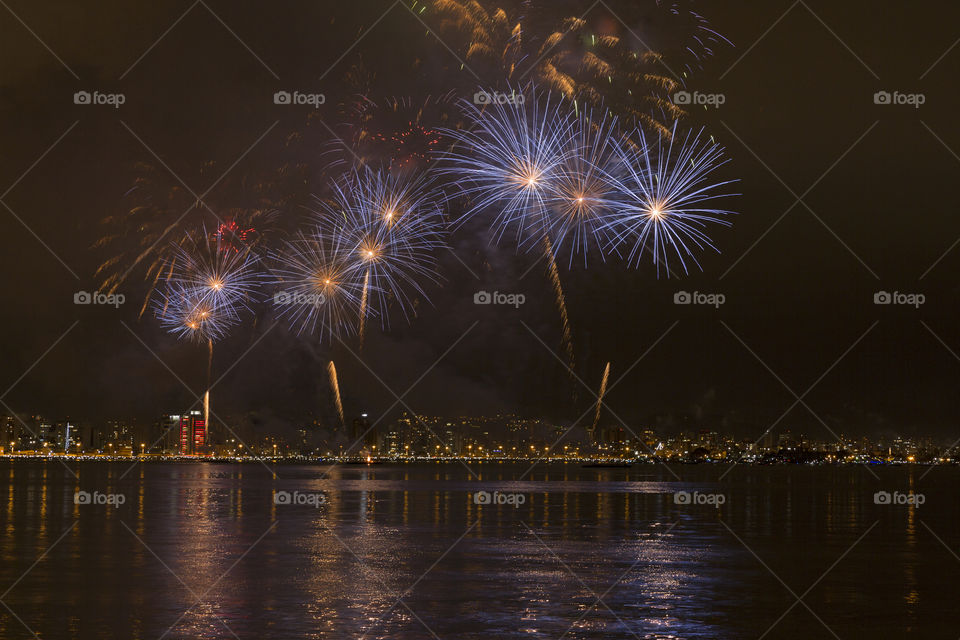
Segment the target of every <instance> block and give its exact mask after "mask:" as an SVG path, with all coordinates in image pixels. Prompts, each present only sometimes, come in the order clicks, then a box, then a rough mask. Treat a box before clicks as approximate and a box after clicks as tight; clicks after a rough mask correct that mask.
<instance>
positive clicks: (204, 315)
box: [155, 283, 240, 343]
mask: <svg viewBox="0 0 960 640" xmlns="http://www.w3.org/2000/svg"><path fill="white" fill-rule="evenodd" d="M155 306H156V309H157V319H158V320H159V321H160V325H161V326H162V327H163V328H164V329H166V330H167V331H169V332H170V333H173V334H174V335H176V336H177V337H178V338H183V339H187V340H190V341H192V342H198V343H203V342H216V341H217V340H220V339H221V338H223V337H224V336H226V335H227V333H228V332H229V330H230V329H232V328H233V327H234V326H236V325H237V324H238V323H239V321H240V319H239V316H237V315H236V314H233V313H225V312H223V311H222V310H220V309H217V308H215V307H214V304H213V302H212V301H211V300H210V299H209V298H208V297H207V296H205V295H204V294H203V292H201V291H199V290H196V289H193V288H188V287H184V286H182V285H179V284H176V283H167V285H166V286H164V287H163V288H162V289H161V290H160V292H159V295H158V296H157V298H156V300H155Z"/></svg>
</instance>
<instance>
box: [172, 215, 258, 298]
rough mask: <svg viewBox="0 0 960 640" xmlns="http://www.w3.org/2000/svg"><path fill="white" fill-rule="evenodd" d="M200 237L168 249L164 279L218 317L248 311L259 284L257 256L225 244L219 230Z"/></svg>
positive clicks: (190, 238) (226, 242)
mask: <svg viewBox="0 0 960 640" xmlns="http://www.w3.org/2000/svg"><path fill="white" fill-rule="evenodd" d="M201 237H202V240H200V239H198V238H197V237H196V236H195V235H190V236H188V237H187V238H186V239H185V240H184V241H183V242H180V243H178V244H176V245H175V246H173V247H172V252H171V253H172V255H171V256H170V257H169V258H168V261H169V267H168V268H167V269H165V271H166V272H167V276H166V280H167V281H168V282H172V283H176V284H178V285H179V286H180V287H182V288H184V289H186V290H192V291H194V292H196V294H197V296H199V298H200V299H201V300H202V301H204V302H207V303H210V305H211V307H212V309H214V310H216V311H217V312H218V313H220V314H222V315H228V316H229V315H233V316H237V315H239V314H240V312H241V311H244V310H249V308H250V304H251V303H252V302H255V301H256V295H257V293H258V290H259V288H260V286H261V284H262V283H263V277H262V275H261V273H260V271H259V270H258V267H259V264H258V262H259V260H258V258H257V256H255V255H254V254H253V253H252V252H251V251H250V249H249V248H240V247H237V246H236V245H234V244H233V243H230V242H228V241H226V240H225V238H224V234H223V233H222V231H218V232H217V233H214V234H213V237H212V238H211V236H209V235H207V234H206V233H203V234H202V235H201Z"/></svg>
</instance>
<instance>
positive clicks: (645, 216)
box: [608, 125, 734, 276]
mask: <svg viewBox="0 0 960 640" xmlns="http://www.w3.org/2000/svg"><path fill="white" fill-rule="evenodd" d="M637 136H638V141H639V143H638V144H636V145H631V146H630V147H624V148H623V149H622V150H621V154H622V159H623V163H622V165H621V167H620V168H621V169H622V171H623V176H616V175H614V176H610V179H611V181H612V182H613V183H614V184H615V185H617V188H618V189H619V190H620V191H621V198H619V199H618V205H617V210H616V213H615V216H614V217H613V218H612V219H611V220H610V222H609V224H608V229H609V231H610V232H611V234H612V236H611V237H612V240H611V245H619V244H621V243H623V244H626V245H627V247H628V249H627V250H626V253H627V257H626V259H627V261H628V263H630V264H634V265H639V264H640V262H641V261H642V260H643V257H644V253H645V252H647V251H649V252H650V253H651V254H652V256H653V263H654V265H656V268H657V275H658V276H659V274H660V269H661V266H662V267H663V268H664V269H665V270H666V271H667V272H668V273H670V256H671V255H673V256H675V257H676V259H677V260H678V261H679V262H680V266H681V267H682V268H683V272H684V273H685V274H687V273H689V268H688V267H689V264H690V263H692V264H693V265H696V267H697V268H700V263H699V262H698V261H697V253H698V252H700V251H702V250H704V249H712V250H714V251H717V248H716V247H715V246H714V245H713V242H712V241H711V239H710V238H709V236H707V234H706V229H707V228H708V226H709V225H712V224H719V225H723V226H730V224H731V223H730V221H729V220H727V219H726V218H725V216H726V215H728V214H731V213H732V212H730V211H726V210H723V209H718V208H714V206H713V204H714V201H715V200H717V199H720V198H725V197H728V196H731V195H734V194H729V193H724V192H723V188H724V187H725V186H726V185H728V184H731V183H732V182H734V181H732V180H731V181H726V182H715V181H713V180H712V174H713V173H714V172H715V171H716V170H717V169H718V168H719V167H720V166H722V165H723V164H725V163H726V160H724V158H723V149H722V148H721V147H720V146H719V145H718V144H716V143H715V142H714V141H713V140H712V139H705V138H704V137H703V134H702V131H701V132H698V133H695V134H692V133H687V134H686V135H684V136H683V138H682V139H679V138H677V135H676V125H674V128H673V130H672V135H671V137H670V139H669V141H666V142H665V141H664V140H663V139H662V138H661V139H657V141H656V142H655V143H648V141H647V140H646V139H645V137H644V133H643V131H642V130H639V129H638V131H637Z"/></svg>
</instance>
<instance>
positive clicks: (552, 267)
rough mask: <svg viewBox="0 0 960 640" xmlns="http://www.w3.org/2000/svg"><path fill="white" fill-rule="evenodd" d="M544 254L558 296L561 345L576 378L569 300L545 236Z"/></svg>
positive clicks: (547, 238) (571, 374)
mask: <svg viewBox="0 0 960 640" xmlns="http://www.w3.org/2000/svg"><path fill="white" fill-rule="evenodd" d="M543 252H544V254H545V255H546V257H547V270H548V272H549V273H550V282H551V284H552V285H553V292H554V293H555V294H556V296H557V311H559V312H560V326H561V331H562V338H561V344H562V345H563V350H564V351H565V352H566V354H567V363H568V364H567V368H568V370H569V373H570V376H571V377H572V378H576V374H575V373H574V366H575V364H576V361H575V360H574V357H573V332H572V331H571V330H570V317H569V315H567V300H566V298H565V297H564V295H563V286H562V285H561V283H560V271H559V270H558V269H557V261H556V260H555V259H554V256H553V246H552V245H551V244H550V238H549V237H548V236H543Z"/></svg>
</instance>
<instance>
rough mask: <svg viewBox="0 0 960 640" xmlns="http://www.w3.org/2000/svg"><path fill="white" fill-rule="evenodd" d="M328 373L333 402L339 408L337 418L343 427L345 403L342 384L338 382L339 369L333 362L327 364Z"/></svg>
mask: <svg viewBox="0 0 960 640" xmlns="http://www.w3.org/2000/svg"><path fill="white" fill-rule="evenodd" d="M327 373H328V374H329V375H330V389H331V391H333V402H334V406H336V408H337V416H338V417H339V418H340V426H341V427H342V426H343V425H344V424H345V423H344V418H343V401H342V400H341V399H340V383H339V381H338V380H337V367H336V366H335V365H334V364H333V360H331V361H330V362H329V363H328V364H327Z"/></svg>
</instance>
